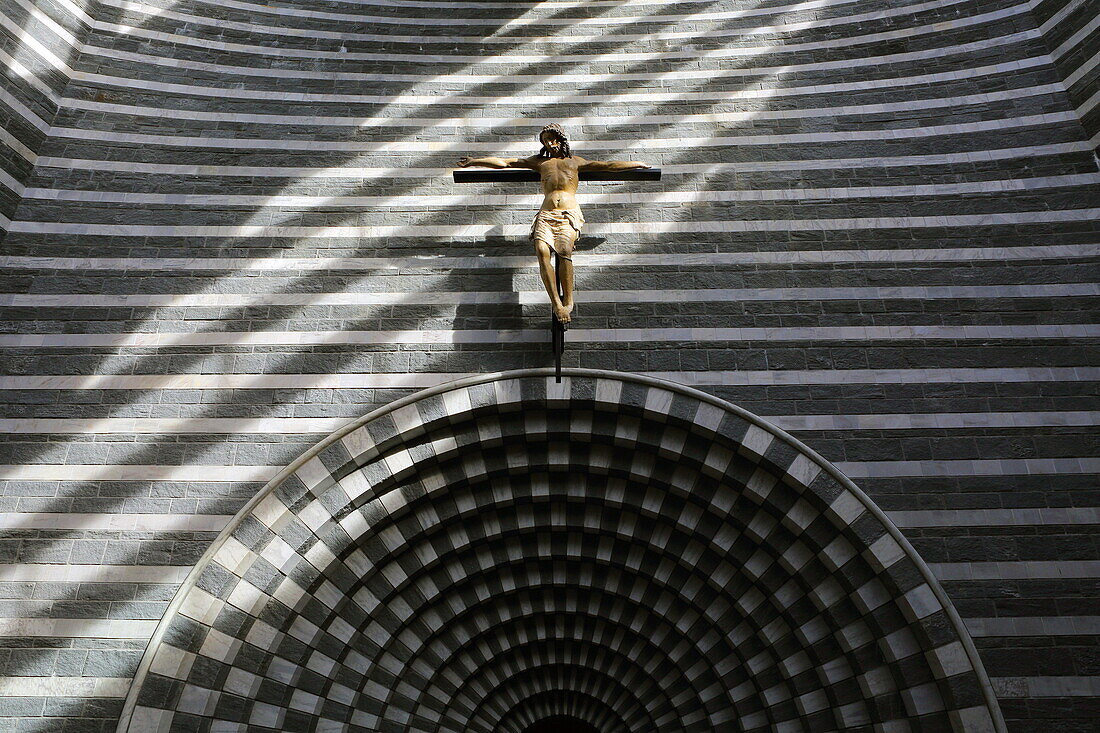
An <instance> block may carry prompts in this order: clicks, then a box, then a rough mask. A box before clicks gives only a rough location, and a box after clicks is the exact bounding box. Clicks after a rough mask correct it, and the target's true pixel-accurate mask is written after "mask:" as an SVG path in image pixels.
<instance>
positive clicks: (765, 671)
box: [120, 370, 1003, 733]
mask: <svg viewBox="0 0 1100 733" xmlns="http://www.w3.org/2000/svg"><path fill="white" fill-rule="evenodd" d="M553 719H558V720H573V721H575V722H576V724H577V725H579V726H582V725H590V726H595V727H596V728H597V729H598V730H601V731H618V730H622V731H648V730H662V731H664V730H685V731H713V730H745V731H748V730H776V729H783V730H799V729H808V730H831V729H854V728H861V727H864V726H868V727H869V726H876V725H882V724H886V723H890V722H900V721H905V722H907V723H909V724H910V725H912V726H913V727H915V728H917V729H921V730H932V729H935V730H947V729H955V730H966V731H979V730H994V729H1000V728H1001V727H1002V726H1003V724H1002V723H1000V714H999V711H998V710H997V709H996V703H995V702H994V701H993V698H992V693H991V691H990V690H989V686H988V681H987V679H986V678H985V675H984V672H983V671H982V669H981V667H980V663H979V662H978V661H977V656H976V654H975V653H974V649H973V645H972V644H971V642H970V639H969V637H968V636H967V635H966V633H965V631H964V630H963V629H962V627H961V624H960V623H959V619H958V617H957V615H956V614H955V613H954V611H953V609H952V608H951V607H950V605H949V604H948V603H947V601H946V598H945V596H944V595H943V593H942V591H941V590H940V589H939V587H938V586H937V585H936V583H935V581H934V580H933V579H932V577H931V575H930V574H929V572H928V570H927V568H926V567H925V566H924V564H923V562H921V560H920V558H919V557H917V556H916V555H915V553H914V552H913V551H912V549H911V547H910V546H909V545H908V544H907V543H906V542H905V540H904V539H903V538H902V537H901V536H900V534H899V533H898V532H897V530H896V529H894V528H893V527H892V526H890V525H889V523H888V522H887V520H885V518H884V516H883V515H882V513H881V512H879V511H878V510H877V509H876V508H875V507H874V506H873V505H872V504H871V503H870V501H869V500H868V499H867V497H866V496H865V495H864V494H863V493H862V492H860V491H859V489H857V488H856V487H855V486H854V485H852V484H851V482H850V481H848V480H847V479H845V478H844V477H843V476H841V475H840V474H839V473H838V472H837V471H836V470H835V469H834V468H832V467H831V466H829V465H828V464H827V463H826V462H825V461H824V460H823V459H821V458H820V457H819V456H817V455H816V454H815V453H814V452H813V451H811V450H810V449H808V448H807V447H806V446H804V445H802V444H801V443H799V442H798V441H796V440H794V439H793V438H791V437H790V436H788V435H786V434H785V433H782V432H781V431H778V430H777V429H775V428H772V427H770V426H768V425H767V424H766V423H764V422H762V421H761V420H759V419H758V418H755V417H754V416H752V415H750V414H748V413H746V412H744V411H742V410H739V409H738V408H736V407H734V406H732V405H729V404H727V403H723V402H720V401H718V400H715V399H714V398H712V397H709V396H707V395H704V394H702V393H699V392H696V391H694V390H690V389H687V388H683V387H679V386H676V385H673V384H670V383H665V382H658V381H656V380H651V379H642V378H638V377H632V376H628V375H624V374H618V373H610V372H596V371H588V370H574V371H571V372H569V373H568V376H567V378H566V379H564V380H563V381H562V383H560V384H557V383H555V381H554V380H553V379H552V378H551V377H550V376H549V375H548V374H547V373H545V372H544V371H541V370H532V371H524V372H511V373H505V374H499V375H491V376H488V377H483V378H477V379H472V380H467V381H464V382H457V383H453V384H451V385H446V386H444V387H441V388H436V389H433V390H429V391H427V392H423V393H420V394H419V395H415V396H413V397H411V398H409V399H406V400H403V401H401V402H398V403H395V404H394V405H392V406H391V407H388V408H386V409H384V410H381V411H378V412H375V413H372V414H371V415H368V416H366V417H365V418H363V419H362V420H360V421H359V422H357V423H356V424H354V425H351V426H349V427H348V428H346V429H344V430H342V431H340V432H339V433H337V434H336V435H333V436H331V437H330V438H329V439H327V440H326V441H324V442H322V443H321V444H320V445H318V446H317V447H316V448H315V449H314V450H312V451H311V452H310V453H308V454H307V455H305V456H303V457H302V459H300V460H299V461H297V462H296V463H295V464H294V465H292V466H291V467H289V468H288V469H287V470H286V471H284V472H283V473H282V474H281V475H280V476H279V477H278V478H276V479H275V480H274V481H273V482H272V483H271V484H269V485H268V486H267V487H266V488H265V489H264V490H263V491H262V492H260V494H259V495H257V496H256V497H255V498H254V499H253V501H252V502H250V504H249V505H248V506H247V507H245V509H244V510H242V512H241V513H240V514H238V516H237V517H236V518H235V519H234V521H233V522H232V523H231V524H230V526H229V527H228V528H227V529H226V531H225V532H224V533H223V534H222V536H221V537H220V538H219V540H218V541H217V542H215V543H214V545H213V546H212V548H211V549H210V551H209V552H208V553H207V555H206V556H205V557H204V559H203V560H202V561H201V562H200V563H199V564H198V565H197V566H196V568H195V570H194V571H193V573H192V575H191V577H190V578H189V580H188V581H187V582H186V583H185V584H184V585H183V587H182V588H181V590H180V592H179V594H178V595H177V597H176V599H175V600H174V601H173V604H172V605H171V606H170V608H169V610H168V613H167V614H166V616H165V617H164V619H163V620H162V622H161V625H160V627H159V629H158V631H157V634H156V635H154V637H153V640H152V642H151V644H150V647H149V650H148V651H147V653H146V656H145V659H144V660H143V662H142V667H141V669H140V670H139V674H138V677H137V679H136V681H135V684H134V687H133V689H132V690H131V694H130V697H129V698H128V700H127V708H126V711H125V713H124V715H123V718H122V722H121V723H120V730H132V731H138V730H140V731H146V730H156V729H167V728H168V727H169V726H172V725H176V726H181V725H182V726H195V727H196V728H201V727H202V726H203V725H205V724H207V723H209V722H211V721H224V722H233V723H245V724H249V725H250V726H255V728H256V729H258V730H262V729H264V728H270V729H275V730H287V729H292V730H327V729H329V728H331V727H334V726H340V727H342V726H348V728H349V729H352V730H370V731H399V730H400V731H405V730H440V731H485V732H487V733H488V732H490V731H499V732H500V733H524V731H526V730H528V729H530V728H531V727H532V726H536V728H535V729H538V728H537V726H538V725H545V724H546V721H548V720H553Z"/></svg>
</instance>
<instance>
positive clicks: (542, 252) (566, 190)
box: [454, 124, 661, 381]
mask: <svg viewBox="0 0 1100 733" xmlns="http://www.w3.org/2000/svg"><path fill="white" fill-rule="evenodd" d="M539 142H540V143H542V149H541V150H540V151H539V152H538V153H536V154H535V155H532V156H530V157H528V158H498V157H487V158H469V157H465V158H461V159H460V160H459V161H458V165H459V167H461V168H468V167H471V166H479V167H482V168H494V169H498V170H491V171H488V170H483V171H465V170H462V171H459V170H456V171H455V172H454V180H455V183H483V182H489V181H541V182H542V193H543V200H542V207H541V208H540V209H539V211H538V213H537V214H536V215H535V221H534V224H533V225H532V227H531V241H532V242H533V243H534V245H535V255H536V257H538V261H539V274H540V275H541V277H542V284H543V286H544V287H545V288H546V294H547V295H549V296H550V306H551V313H552V316H551V322H550V333H551V343H552V346H553V350H554V357H555V360H556V364H557V371H558V381H561V353H562V351H563V350H564V349H565V329H566V328H568V324H569V322H570V321H571V320H572V318H573V249H574V246H575V245H576V243H577V239H578V238H579V237H580V232H581V227H583V226H584V216H583V215H582V214H581V209H580V206H579V205H578V204H577V196H576V194H577V186H578V185H579V183H580V181H582V180H600V181H641V180H645V181H656V180H660V178H661V170H660V169H659V168H654V167H652V166H650V165H649V164H648V163H640V162H638V161H626V160H612V161H600V160H586V159H584V158H582V157H580V156H579V155H574V154H573V152H572V150H570V148H569V138H568V137H567V136H566V134H565V130H563V129H562V128H561V126H560V125H557V124H549V125H547V126H546V127H544V128H543V129H542V131H541V132H539ZM517 174H518V175H517Z"/></svg>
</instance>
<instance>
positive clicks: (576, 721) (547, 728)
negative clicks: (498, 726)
mask: <svg viewBox="0 0 1100 733" xmlns="http://www.w3.org/2000/svg"><path fill="white" fill-rule="evenodd" d="M523 733H600V731H599V729H597V728H596V726H594V725H592V724H591V723H586V722H585V721H583V720H581V719H580V718H574V717H573V716H572V715H552V716H550V717H549V718H543V719H542V720H540V721H538V722H537V723H533V724H531V725H529V726H527V728H525V729H524V731H523Z"/></svg>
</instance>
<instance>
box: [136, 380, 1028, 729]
mask: <svg viewBox="0 0 1100 733" xmlns="http://www.w3.org/2000/svg"><path fill="white" fill-rule="evenodd" d="M561 374H562V376H565V377H588V378H595V379H610V380H615V381H618V382H633V383H635V384H642V385H645V386H648V387H657V388H660V389H664V390H668V391H670V392H675V393H679V394H681V395H684V396H686V397H690V398H692V399H695V400H698V401H700V402H705V403H707V404H709V405H712V406H714V407H718V408H720V409H722V410H726V411H727V412H731V413H733V414H735V415H737V416H738V417H740V418H742V419H744V420H747V421H749V422H750V423H752V424H753V425H755V426H756V427H758V428H761V429H762V430H765V431H767V432H768V433H771V434H772V435H773V436H774V437H777V438H780V439H781V440H783V441H786V442H787V443H789V444H790V445H791V446H793V447H794V448H795V449H797V450H798V451H799V452H801V453H802V454H804V455H806V456H807V457H808V458H810V459H811V460H813V461H814V462H815V463H816V464H817V465H818V466H820V467H821V469H822V470H824V471H826V472H827V473H828V474H829V475H830V476H831V477H832V478H834V479H836V480H837V481H838V482H839V483H840V484H841V485H842V486H843V487H844V488H845V489H846V490H848V491H850V492H852V495H853V496H855V497H856V499H858V500H859V502H860V504H862V505H863V508H864V509H865V510H866V511H868V512H870V514H871V515H872V516H873V517H875V519H877V520H878V521H880V522H881V523H882V525H883V526H884V527H885V528H886V532H887V533H888V534H889V535H890V537H891V538H892V539H893V540H894V541H895V542H897V543H898V545H900V546H901V548H902V550H903V551H904V552H905V554H906V556H907V557H908V558H909V559H910V560H912V562H913V564H914V565H915V566H916V567H917V569H918V570H919V571H920V574H921V576H922V577H923V579H924V581H925V582H926V583H927V584H928V587H929V588H931V589H932V593H933V594H934V595H935V596H936V600H937V601H939V604H940V606H941V607H942V608H943V611H944V613H945V614H946V616H947V619H948V621H949V622H950V624H951V626H952V628H953V629H954V631H955V633H956V634H957V635H958V638H959V642H960V643H961V644H962V647H963V650H964V651H965V652H966V656H967V659H968V660H969V662H970V667H971V669H973V671H974V674H975V675H976V676H977V678H978V685H979V687H980V688H981V691H982V697H983V698H984V700H985V707H986V709H987V710H988V711H989V715H990V719H991V720H992V722H993V727H994V729H995V730H996V731H997V733H1007V731H1008V728H1007V726H1006V725H1005V722H1004V716H1003V715H1002V714H1001V706H1000V703H999V702H998V700H997V694H996V692H995V691H994V690H993V683H992V682H991V681H990V679H989V675H988V674H987V673H986V671H985V665H984V664H983V663H982V660H981V657H980V656H979V655H978V648H977V647H976V646H975V645H974V640H973V639H972V638H971V637H970V633H969V632H968V631H967V630H966V625H965V624H964V623H963V620H962V617H961V616H959V613H958V611H957V610H956V609H955V606H954V604H952V603H951V599H950V598H949V597H948V595H947V592H946V591H944V589H943V587H942V586H941V585H940V582H939V580H938V579H937V578H936V576H935V575H934V574H933V573H932V569H931V568H930V567H928V563H926V562H925V561H924V558H922V557H921V556H920V554H919V553H917V551H916V549H915V548H914V547H913V546H912V545H911V544H910V543H909V540H908V539H906V537H905V535H903V534H902V532H901V530H899V529H898V528H897V527H896V526H895V525H894V523H893V522H892V521H890V518H889V517H887V516H886V513H885V512H883V511H882V509H880V508H879V507H878V505H877V504H875V502H874V501H873V500H872V499H871V497H870V496H868V495H867V494H866V493H864V491H863V490H862V489H861V488H859V486H857V485H856V484H855V482H853V481H852V480H851V479H850V478H848V477H847V476H845V475H844V474H843V473H842V472H841V471H840V469H838V468H837V467H836V466H834V465H833V464H832V462H831V461H829V460H827V459H825V458H824V457H823V456H822V455H821V454H820V453H818V452H817V451H815V450H814V449H813V448H811V447H810V446H808V445H806V444H805V443H804V442H802V441H801V440H799V439H798V438H796V437H794V436H793V435H791V434H790V433H788V432H787V431H785V430H783V429H782V428H780V427H778V426H776V425H774V424H772V423H770V422H768V421H767V420H765V419H763V418H761V417H759V416H758V415H755V414H753V413H751V412H749V411H748V410H746V409H744V408H743V407H739V406H738V405H735V404H733V403H732V402H729V401H727V400H723V399H721V398H719V397H715V396H713V395H710V394H707V393H706V392H703V391H702V390H700V389H696V388H695V387H689V386H687V385H684V384H678V383H676V382H672V381H669V380H666V379H660V378H657V377H650V376H645V375H641V374H632V373H630V372H617V371H612V370H610V369H581V368H563V369H562V370H561ZM554 375H555V370H554V369H553V368H551V367H540V368H536V369H513V370H509V371H503V372H491V373H488V374H479V375H475V376H471V377H464V378H462V379H456V380H453V381H450V382H444V383H442V384H437V385H435V386H434V387H428V388H427V389H423V390H420V391H418V392H414V393H413V394H411V395H407V396H405V397H402V398H401V399H399V400H395V401H393V402H391V403H389V404H388V405H384V406H382V407H379V408H377V409H374V410H371V411H370V412H368V413H367V414H366V415H363V416H362V417H360V418H357V419H355V420H352V421H351V422H349V423H348V424H347V425H345V426H343V427H342V428H340V429H338V430H336V431H335V432H333V433H332V434H331V435H329V436H327V437H325V438H324V439H322V440H321V441H319V442H318V443H316V444H314V445H313V446H312V447H311V448H310V449H309V450H307V451H306V452H305V453H303V454H302V455H300V456H298V457H297V458H296V459H294V460H293V461H291V462H290V463H289V464H288V465H287V466H286V468H284V469H282V470H281V471H279V473H277V474H276V475H275V476H273V477H272V478H271V479H270V480H269V481H268V482H267V483H266V484H264V486H263V488H261V489H260V490H259V491H257V492H256V493H255V494H254V495H253V496H252V498H251V499H249V500H248V502H247V503H246V504H245V505H244V506H243V507H241V508H240V510H238V511H237V513H236V514H234V515H233V518H232V519H230V520H229V523H228V524H226V526H225V527H224V528H222V531H221V532H219V533H218V536H217V537H215V538H214V541H213V542H211V543H210V546H209V547H207V548H206V551H205V552H203V554H202V555H201V556H200V557H199V559H198V560H196V561H195V564H194V565H192V566H191V569H190V570H189V571H188V573H187V575H186V577H184V579H183V582H182V583H181V584H180V586H179V588H177V589H176V593H175V595H173V596H172V601H171V602H170V603H169V604H168V607H167V608H166V609H165V610H164V613H163V614H162V615H161V617H160V620H159V621H158V622H157V627H156V629H155V630H154V631H153V635H152V636H151V637H150V638H149V643H148V645H147V646H146V647H145V652H144V653H143V654H142V656H141V662H140V663H139V664H138V668H137V671H136V672H135V673H134V679H133V681H131V683H130V689H129V691H128V692H127V693H126V699H125V701H124V702H123V706H122V713H121V715H120V716H119V720H118V727H117V728H116V729H115V730H116V733H129V731H130V725H131V723H132V722H133V715H134V710H135V709H136V708H137V696H138V692H139V691H140V690H141V688H142V686H143V685H144V683H145V678H146V677H147V676H148V673H149V667H150V666H151V665H152V662H153V656H154V655H155V654H156V650H157V649H158V648H159V646H160V644H161V643H162V642H163V640H164V635H165V633H166V632H167V630H168V625H169V624H170V623H171V619H172V618H174V617H175V615H176V613H177V612H178V611H179V608H180V606H181V605H182V604H183V600H184V598H185V597H186V596H187V593H188V592H189V591H190V590H191V589H192V588H194V587H195V585H196V584H197V582H198V579H199V576H200V575H201V574H202V571H203V569H204V568H205V567H206V566H207V565H208V564H209V563H210V561H211V560H212V559H213V558H214V556H215V555H216V554H217V553H218V551H219V550H220V549H221V547H222V545H223V544H225V542H226V540H227V539H228V538H229V537H230V535H232V533H233V532H234V531H235V530H236V529H237V527H239V526H240V524H241V522H243V521H244V519H245V517H247V516H248V515H249V514H250V513H251V512H252V510H253V509H254V508H255V507H256V506H257V505H258V504H259V503H260V502H261V501H263V500H264V499H265V498H267V496H268V495H270V494H271V492H272V491H274V490H275V488H276V487H278V486H279V485H280V484H281V483H282V482H283V481H285V480H286V479H287V478H288V477H289V476H291V475H292V474H294V473H295V472H296V471H297V470H298V469H299V468H301V467H302V465H304V464H305V463H306V462H307V461H309V460H311V459H313V458H314V457H316V456H317V455H318V454H319V453H321V451H323V450H324V449H325V448H327V447H328V446H330V445H332V444H333V443H335V442H336V441H338V440H340V439H341V438H343V437H344V436H345V435H347V434H349V433H351V432H353V431H355V430H357V429H359V428H361V427H362V426H363V425H366V424H367V423H369V422H372V421H374V420H376V419H378V418H379V417H382V416H383V415H388V414H389V413H391V412H394V411H396V410H399V409H401V408H402V407H406V406H408V405H411V404H414V403H416V402H419V401H421V400H423V399H427V398H428V397H433V396H435V395H438V394H443V393H445V392H451V391H453V390H455V389H462V388H464V387H472V386H475V385H479V384H486V383H490V382H499V381H504V380H509V379H524V378H539V377H542V378H546V377H552V376H554Z"/></svg>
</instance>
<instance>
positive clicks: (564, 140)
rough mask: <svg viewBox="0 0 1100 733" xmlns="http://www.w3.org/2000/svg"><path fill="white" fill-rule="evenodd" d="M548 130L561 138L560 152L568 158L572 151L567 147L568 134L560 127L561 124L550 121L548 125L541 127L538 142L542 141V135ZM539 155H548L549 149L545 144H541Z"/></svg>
mask: <svg viewBox="0 0 1100 733" xmlns="http://www.w3.org/2000/svg"><path fill="white" fill-rule="evenodd" d="M548 132H552V133H554V134H555V135H557V136H558V137H560V138H561V143H562V144H561V147H562V152H563V153H564V154H565V157H567V158H568V157H570V156H572V155H573V151H572V150H570V148H569V136H568V135H566V134H565V130H563V129H562V126H561V125H559V124H558V123H556V122H551V123H550V124H549V125H547V126H546V127H544V128H542V130H540V131H539V142H542V136H543V135H545V134H546V133H548ZM539 155H541V156H542V157H544V158H549V157H550V150H549V149H548V148H547V147H546V145H545V144H544V145H543V146H542V150H540V151H539Z"/></svg>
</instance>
